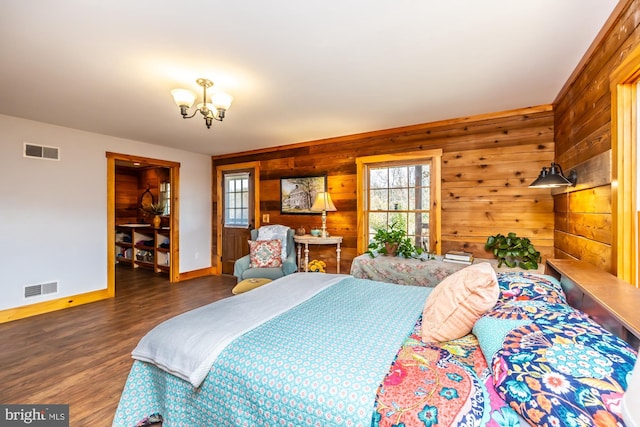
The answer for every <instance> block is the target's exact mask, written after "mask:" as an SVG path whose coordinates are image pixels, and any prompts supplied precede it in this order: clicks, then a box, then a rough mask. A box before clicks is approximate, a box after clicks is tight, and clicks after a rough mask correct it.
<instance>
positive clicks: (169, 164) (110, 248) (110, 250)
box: [105, 151, 180, 297]
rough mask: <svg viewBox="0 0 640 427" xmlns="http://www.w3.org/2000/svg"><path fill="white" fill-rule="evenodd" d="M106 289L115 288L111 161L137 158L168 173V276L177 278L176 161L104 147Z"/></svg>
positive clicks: (177, 163) (177, 206)
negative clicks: (169, 213) (169, 252)
mask: <svg viewBox="0 0 640 427" xmlns="http://www.w3.org/2000/svg"><path fill="white" fill-rule="evenodd" d="M105 155H106V157H107V263H108V264H107V290H108V292H109V293H110V294H111V296H112V297H113V296H114V295H115V291H116V283H115V277H116V271H115V234H116V228H115V200H116V196H115V194H116V189H115V164H116V160H124V161H129V162H140V163H147V164H152V165H154V166H159V167H166V168H169V169H170V174H171V226H170V229H171V230H170V233H171V236H170V238H169V239H170V240H171V260H170V265H171V268H170V271H169V280H170V281H171V282H178V281H180V256H179V254H180V238H179V237H180V203H179V200H180V162H173V161H169V160H161V159H152V158H149V157H141V156H134V155H130V154H120V153H113V152H109V151H107V152H106V153H105Z"/></svg>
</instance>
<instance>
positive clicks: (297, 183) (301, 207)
mask: <svg viewBox="0 0 640 427" xmlns="http://www.w3.org/2000/svg"><path fill="white" fill-rule="evenodd" d="M323 191H327V176H326V175H322V176H305V177H287V178H280V213H282V214H296V215H298V214H302V215H321V214H322V212H316V211H312V210H311V206H312V205H313V201H314V200H315V199H316V194H318V193H321V192H323Z"/></svg>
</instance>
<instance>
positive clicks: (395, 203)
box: [389, 188, 409, 211]
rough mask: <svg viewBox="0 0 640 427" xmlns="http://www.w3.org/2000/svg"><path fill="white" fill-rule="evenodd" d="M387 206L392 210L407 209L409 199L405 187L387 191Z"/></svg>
mask: <svg viewBox="0 0 640 427" xmlns="http://www.w3.org/2000/svg"><path fill="white" fill-rule="evenodd" d="M389 208H390V210H393V211H397V210H407V209H409V199H408V194H407V190H406V189H404V188H403V189H401V190H390V191H389Z"/></svg>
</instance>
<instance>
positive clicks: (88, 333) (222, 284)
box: [0, 266, 236, 426]
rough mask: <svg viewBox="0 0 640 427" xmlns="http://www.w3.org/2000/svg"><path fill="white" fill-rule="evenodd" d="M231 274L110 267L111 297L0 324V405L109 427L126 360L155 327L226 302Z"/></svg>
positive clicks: (74, 422)
mask: <svg viewBox="0 0 640 427" xmlns="http://www.w3.org/2000/svg"><path fill="white" fill-rule="evenodd" d="M235 284H236V279H235V277H232V276H220V277H218V276H211V277H202V278H197V279H192V280H187V281H184V282H180V283H173V284H172V283H170V282H169V280H168V277H167V276H166V275H158V274H154V273H153V272H151V271H148V270H143V269H131V268H128V267H122V266H119V267H118V268H116V296H115V298H113V299H109V300H103V301H98V302H94V303H90V304H85V305H82V306H78V307H73V308H68V309H65V310H60V311H56V312H53V313H47V314H42V315H39V316H34V317H30V318H26V319H20V320H16V321H13V322H8V323H3V324H0V343H1V344H0V384H1V386H0V403H3V404H69V412H70V426H89V425H90V426H111V423H112V421H113V416H114V415H115V411H116V407H117V405H118V401H119V399H120V394H121V393H122V389H123V388H124V383H125V381H126V378H127V375H128V374H129V370H130V369H131V365H132V362H133V360H132V359H131V350H133V348H134V347H135V346H136V344H137V343H138V340H140V338H142V336H143V335H144V334H145V333H147V331H149V330H150V329H151V328H153V327H154V326H155V325H157V324H158V323H160V322H162V321H163V320H166V319H168V318H170V317H173V316H175V315H178V314H180V313H183V312H185V311H188V310H191V309H194V308H197V307H200V306H203V305H205V304H208V303H210V302H213V301H217V300H220V299H223V298H227V297H230V296H231V295H232V294H231V289H232V288H233V286H234V285H235Z"/></svg>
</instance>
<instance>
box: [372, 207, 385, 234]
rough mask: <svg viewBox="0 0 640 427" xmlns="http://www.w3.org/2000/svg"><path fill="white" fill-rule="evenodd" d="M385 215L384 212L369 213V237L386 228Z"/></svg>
mask: <svg viewBox="0 0 640 427" xmlns="http://www.w3.org/2000/svg"><path fill="white" fill-rule="evenodd" d="M387 217H388V215H387V213H386V212H382V213H379V212H371V213H369V237H371V236H372V235H374V234H376V230H377V229H379V228H385V227H386V226H387Z"/></svg>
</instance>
